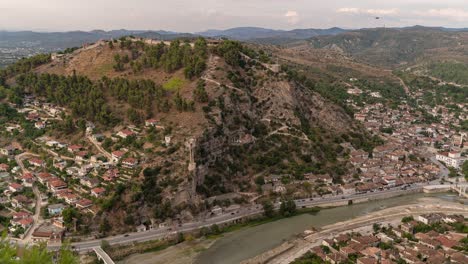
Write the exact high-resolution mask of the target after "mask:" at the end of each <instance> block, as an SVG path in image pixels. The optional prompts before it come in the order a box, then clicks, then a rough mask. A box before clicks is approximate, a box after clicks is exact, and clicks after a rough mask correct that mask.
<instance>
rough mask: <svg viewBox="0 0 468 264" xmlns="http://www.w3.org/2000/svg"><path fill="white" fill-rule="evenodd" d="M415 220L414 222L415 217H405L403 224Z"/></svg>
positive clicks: (402, 220)
mask: <svg viewBox="0 0 468 264" xmlns="http://www.w3.org/2000/svg"><path fill="white" fill-rule="evenodd" d="M413 220H414V218H413V216H405V217H403V218H402V219H401V222H402V223H409V222H411V221H413Z"/></svg>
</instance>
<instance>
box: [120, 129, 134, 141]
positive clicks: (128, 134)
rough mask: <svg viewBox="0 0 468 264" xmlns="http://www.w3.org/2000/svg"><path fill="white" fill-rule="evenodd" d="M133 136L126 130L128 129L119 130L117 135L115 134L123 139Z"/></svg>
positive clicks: (132, 133) (131, 132)
mask: <svg viewBox="0 0 468 264" xmlns="http://www.w3.org/2000/svg"><path fill="white" fill-rule="evenodd" d="M135 135H136V134H135V132H133V131H131V130H128V129H124V130H121V131H119V133H117V136H119V137H121V138H124V139H125V138H127V137H131V136H135Z"/></svg>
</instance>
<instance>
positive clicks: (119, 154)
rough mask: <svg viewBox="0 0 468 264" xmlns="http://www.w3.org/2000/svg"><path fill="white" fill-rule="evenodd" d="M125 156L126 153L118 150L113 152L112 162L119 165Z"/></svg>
mask: <svg viewBox="0 0 468 264" xmlns="http://www.w3.org/2000/svg"><path fill="white" fill-rule="evenodd" d="M124 155H125V152H123V151H120V150H116V151H113V152H112V162H114V163H117V162H119V161H120V160H121V159H122V158H123V156H124Z"/></svg>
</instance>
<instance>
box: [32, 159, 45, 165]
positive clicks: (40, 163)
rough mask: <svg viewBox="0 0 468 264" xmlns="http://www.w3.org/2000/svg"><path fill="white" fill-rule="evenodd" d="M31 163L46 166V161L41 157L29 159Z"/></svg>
mask: <svg viewBox="0 0 468 264" xmlns="http://www.w3.org/2000/svg"><path fill="white" fill-rule="evenodd" d="M29 164H31V165H33V166H35V167H44V166H45V162H44V161H43V160H41V159H37V158H32V159H29Z"/></svg>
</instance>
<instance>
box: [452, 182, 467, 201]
mask: <svg viewBox="0 0 468 264" xmlns="http://www.w3.org/2000/svg"><path fill="white" fill-rule="evenodd" d="M467 188H468V184H457V185H455V186H452V188H451V189H452V191H455V192H457V193H458V195H459V196H460V197H464V198H468V194H467V193H466V189H467Z"/></svg>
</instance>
